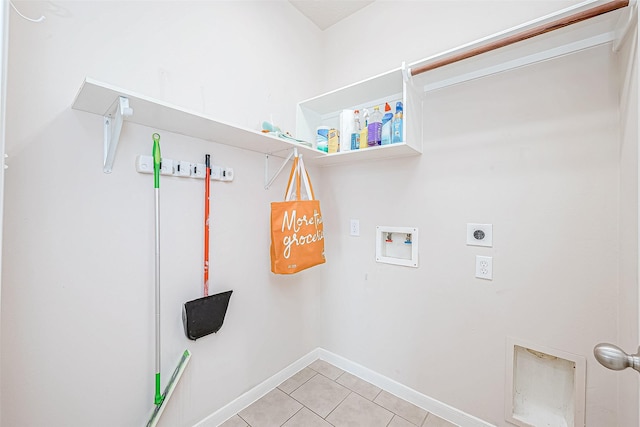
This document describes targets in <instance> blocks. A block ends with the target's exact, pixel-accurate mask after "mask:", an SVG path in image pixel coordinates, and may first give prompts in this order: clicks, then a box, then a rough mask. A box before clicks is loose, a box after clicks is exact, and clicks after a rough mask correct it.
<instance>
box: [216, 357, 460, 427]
mask: <svg viewBox="0 0 640 427" xmlns="http://www.w3.org/2000/svg"><path fill="white" fill-rule="evenodd" d="M247 426H249V427H332V426H334V427H358V426H362V427H455V424H452V423H450V422H448V421H445V420H443V419H442V418H438V417H436V416H435V415H433V414H430V413H428V412H427V411H425V410H424V409H421V408H418V407H417V406H415V405H413V404H411V403H409V402H407V401H405V400H402V399H400V398H398V397H396V396H394V395H392V394H391V393H387V392H386V391H384V390H381V389H380V388H378V387H376V386H374V385H373V384H370V383H368V382H366V381H364V380H362V379H360V378H358V377H356V376H354V375H351V374H350V373H348V372H345V371H343V370H341V369H339V368H337V367H335V366H333V365H331V364H329V363H327V362H325V361H323V360H316V361H315V362H313V363H312V364H311V365H309V366H307V367H306V368H304V369H303V370H301V371H300V372H298V373H297V374H295V375H294V376H292V377H291V378H289V379H288V380H286V381H285V382H283V383H282V384H280V385H279V386H278V387H277V388H275V389H273V390H271V391H270V392H269V393H267V394H266V395H265V396H264V397H262V398H261V399H259V400H258V401H256V402H254V403H252V404H251V405H249V406H248V407H246V408H245V409H243V410H242V411H240V412H239V413H238V414H237V415H234V416H233V417H232V418H230V419H229V420H227V421H226V422H224V423H223V424H222V425H221V426H220V427H247Z"/></svg>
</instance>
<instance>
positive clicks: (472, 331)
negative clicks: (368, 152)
mask: <svg viewBox="0 0 640 427" xmlns="http://www.w3.org/2000/svg"><path fill="white" fill-rule="evenodd" d="M571 3H576V2H575V1H572V2H537V1H531V2H529V1H518V2H431V1H423V2H404V1H393V2H386V1H378V2H375V3H374V4H373V5H371V6H369V7H367V8H365V9H364V10H363V11H362V12H360V13H358V14H355V15H352V16H351V17H349V18H347V19H346V20H345V21H343V22H342V23H339V24H337V25H335V26H333V27H331V28H330V29H328V30H327V31H325V32H324V33H321V32H319V30H317V29H316V28H314V27H313V26H311V24H310V23H309V22H308V21H307V20H306V18H304V17H302V16H301V15H300V14H299V13H298V12H297V11H296V10H295V9H294V8H292V7H291V6H290V5H289V4H288V3H287V2H270V1H260V2H251V3H247V2H193V3H187V2H161V1H160V2H118V1H109V2H55V3H49V2H17V4H18V6H19V7H20V8H21V10H23V11H24V12H25V13H27V14H29V15H30V16H39V15H40V14H41V13H44V14H45V15H47V20H46V21H45V23H44V24H39V25H36V24H32V23H27V22H24V21H22V20H19V19H17V18H16V16H15V15H12V22H11V23H12V32H11V40H10V42H11V47H12V49H11V57H10V70H9V73H10V74H9V79H10V81H9V83H10V88H9V98H8V100H9V110H8V122H9V126H8V128H7V132H8V139H7V151H8V153H9V154H10V156H11V163H10V166H11V168H10V170H9V173H8V174H7V176H6V181H5V184H6V193H5V197H6V200H7V204H6V215H5V221H4V232H5V235H4V242H3V243H4V249H5V256H4V260H3V273H2V274H3V276H2V287H3V289H2V292H3V295H2V331H1V332H2V355H1V356H2V375H3V378H2V408H3V411H2V420H1V421H2V425H45V424H46V425H65V426H85V425H92V426H93V425H105V426H111V425H141V424H142V423H144V422H145V421H146V418H147V416H148V412H147V410H150V409H151V406H152V403H151V399H152V396H153V389H152V388H153V252H152V251H153V246H152V245H153V223H152V213H153V212H152V206H153V205H152V200H153V195H152V191H151V180H150V176H148V175H139V174H137V173H136V172H135V171H134V170H133V166H132V163H133V158H134V156H135V155H136V154H139V153H142V152H148V151H149V150H150V135H151V133H152V132H153V131H154V130H153V129H148V128H144V127H139V126H126V127H125V129H124V132H123V142H122V143H121V145H120V147H119V149H118V156H117V159H116V164H115V168H114V172H113V174H111V175H104V174H103V173H102V171H101V170H102V169H101V162H102V128H101V126H102V125H101V121H102V120H101V118H100V117H97V116H93V115H89V114H86V113H82V112H77V111H72V110H70V108H69V107H70V105H71V103H72V101H73V96H74V95H75V93H76V91H77V90H78V88H79V86H80V83H81V81H82V79H83V78H84V77H85V76H91V77H94V78H96V79H99V80H104V81H106V82H109V83H111V84H115V85H118V86H122V87H124V88H128V89H131V90H135V91H138V92H140V93H143V94H146V95H149V96H153V97H157V98H161V99H164V100H166V101H169V102H174V103H176V104H178V105H181V106H184V107H186V108H189V109H194V110H196V111H201V112H204V113H206V114H210V115H213V116H215V117H218V118H220V119H221V120H225V121H229V122H232V123H236V124H239V125H244V126H250V127H255V126H256V125H257V124H258V123H259V122H260V121H261V120H262V119H264V118H267V117H268V116H269V115H271V114H273V116H274V119H275V120H276V121H277V122H278V123H279V124H280V125H282V126H283V127H284V128H285V129H293V127H294V118H295V113H294V112H295V104H296V102H297V101H299V100H301V99H307V98H309V97H311V96H314V95H317V94H319V93H321V92H323V91H325V90H329V89H334V88H336V87H339V86H342V85H345V84H349V83H352V82H354V81H357V80H359V79H361V78H366V77H370V76H372V75H374V74H376V73H378V72H382V71H386V70H389V69H391V68H395V67H397V66H398V65H399V64H400V62H401V61H403V60H404V61H407V62H411V61H414V60H418V59H420V58H423V57H426V56H429V55H430V54H433V53H435V52H438V51H440V50H442V49H445V48H449V47H453V46H455V45H458V44H460V43H463V42H466V41H469V40H472V39H475V38H477V37H480V36H483V35H487V34H489V33H492V32H495V31H497V30H501V29H504V28H506V27H509V26H511V25H514V24H517V23H520V22H522V21H526V20H528V19H531V18H534V17H537V16H540V15H542V14H545V13H548V12H551V11H553V10H556V9H558V8H560V7H561V6H562V5H566V4H571ZM382 22H384V23H385V25H389V31H387V33H386V37H379V40H380V43H381V45H380V47H379V50H380V51H384V52H385V54H384V55H381V56H375V57H374V56H371V55H370V54H368V52H367V51H365V50H364V49H356V48H354V47H353V45H354V43H356V42H360V44H361V45H363V46H365V47H366V43H367V40H369V37H363V36H362V35H363V34H370V28H372V27H375V26H376V25H377V26H378V27H380V26H381V25H382ZM401 22H402V23H403V25H399V23H401ZM389 23H391V24H389ZM394 34H395V35H396V36H395V38H394V37H392V36H393V35H394ZM445 34H446V37H445V36H444V35H445ZM385 47H386V48H385ZM391 48H393V49H391ZM319 52H321V53H322V52H324V54H325V57H326V55H328V54H329V53H331V54H332V55H334V61H324V60H323V55H321V54H319ZM613 64H614V61H613V59H612V58H611V57H610V56H609V53H608V51H607V50H606V49H596V50H591V51H588V52H584V53H582V54H578V55H575V56H572V57H568V58H564V59H559V60H556V61H553V62H548V63H545V64H541V65H539V66H533V67H528V68H525V69H521V70H517V71H514V72H510V73H506V74H503V75H499V76H494V77H490V78H485V79H482V80H481V81H479V82H476V83H470V84H465V85H459V86H455V87H451V88H448V89H446V90H442V91H439V92H434V93H432V94H431V95H430V97H429V99H428V101H427V104H426V114H425V123H426V136H425V152H424V154H423V155H422V156H419V157H414V158H408V159H398V160H390V161H380V162H371V163H363V164H356V165H352V166H346V167H330V168H326V169H317V170H313V171H312V177H314V183H315V188H316V191H317V194H318V196H319V198H320V200H321V201H322V207H323V211H324V214H325V227H326V235H327V240H326V242H327V254H328V263H327V264H326V265H324V266H321V267H318V268H316V269H313V270H310V271H308V272H305V273H302V274H300V275H296V276H294V277H276V276H273V275H271V273H269V264H268V262H269V261H268V256H267V253H268V246H269V242H268V235H267V231H266V230H267V229H268V228H267V224H268V213H269V201H272V200H277V199H279V198H280V197H281V194H280V189H281V188H282V186H283V184H284V182H283V178H284V177H281V179H280V180H279V181H278V183H277V184H276V185H274V187H273V189H272V190H270V191H264V190H263V157H262V156H260V155H257V154H252V153H249V152H246V151H242V150H236V149H233V148H230V147H226V146H222V145H217V144H210V143H205V142H202V141H197V140H193V139H190V138H186V137H182V136H178V135H172V134H170V133H166V132H163V133H162V148H163V154H164V155H165V156H166V157H174V158H176V157H180V158H185V159H193V160H197V159H200V158H202V156H203V155H204V153H205V152H209V153H211V154H212V155H213V157H214V162H216V163H217V162H219V163H221V164H225V165H229V166H231V167H233V168H234V169H235V173H236V180H235V181H234V182H233V183H232V184H221V183H214V185H213V205H212V215H213V230H212V263H213V266H212V278H213V283H212V287H213V289H215V290H217V289H220V290H226V289H234V291H235V292H234V296H233V297H232V300H231V305H230V308H229V312H228V314H227V318H226V321H225V325H224V327H223V329H222V330H221V331H220V332H219V333H218V334H217V335H216V336H214V337H208V338H204V339H202V340H201V341H198V342H196V343H191V342H188V341H187V340H186V339H185V338H184V336H183V333H182V331H181V323H180V319H179V313H180V311H179V310H180V307H181V304H182V303H183V302H184V301H186V300H189V299H192V298H195V297H197V296H198V291H199V288H200V282H201V279H200V276H201V274H200V264H201V262H200V257H201V255H200V253H201V245H202V243H201V240H202V239H201V237H200V236H201V230H200V216H201V214H200V209H201V208H200V205H201V202H200V201H201V193H202V189H201V187H200V186H199V185H198V184H194V183H192V182H189V181H188V180H187V181H184V180H179V179H173V180H171V179H165V180H163V181H162V227H163V228H162V230H163V240H162V243H163V276H162V279H163V289H164V294H163V313H164V315H163V320H164V324H163V326H164V334H163V337H164V341H163V348H164V351H163V366H164V369H163V373H164V374H166V375H165V378H167V375H168V373H170V371H171V370H172V369H173V367H174V366H175V362H177V360H178V358H179V355H180V353H181V352H182V351H183V350H184V348H187V347H188V348H190V349H191V350H192V351H193V353H194V356H193V359H192V362H191V364H190V366H189V368H188V370H187V372H186V374H185V376H184V377H183V379H182V381H181V383H180V385H179V387H178V390H177V391H176V393H175V394H174V397H173V398H172V400H171V405H170V406H169V407H168V409H167V411H166V412H165V414H164V416H163V420H162V425H166V426H188V425H193V424H194V423H195V422H197V421H198V420H200V419H202V418H203V417H205V416H206V415H208V414H209V413H211V412H213V411H215V410H216V409H218V408H220V407H221V406H222V405H224V404H226V403H228V402H229V401H231V400H232V399H233V398H235V397H237V396H238V395H240V394H242V393H243V392H244V391H246V390H248V389H249V388H251V387H252V386H254V385H256V384H257V383H259V382H260V381H262V380H264V379H265V378H267V377H269V376H270V375H272V374H274V373H275V372H277V371H278V370H279V369H281V368H282V367H284V366H286V365H287V364H289V363H291V362H292V361H294V360H296V359H297V358H298V357H300V356H302V355H303V354H305V353H307V352H308V351H310V350H311V349H312V348H314V347H317V346H318V345H320V346H322V347H325V348H327V349H328V350H330V351H332V352H335V353H337V354H340V355H341V356H344V357H347V358H349V359H351V360H353V361H356V362H359V363H361V364H362V365H364V366H366V367H368V368H370V369H373V370H375V371H378V372H380V373H382V374H384V375H387V376H389V377H391V378H393V379H395V380H397V381H399V382H401V383H404V384H406V385H407V386H409V387H413V388H415V389H416V390H418V391H420V392H422V393H425V394H427V395H429V396H431V397H433V398H436V399H439V400H441V401H443V402H445V403H448V404H450V405H452V406H454V407H457V408H459V409H461V410H464V411H466V412H469V413H471V414H473V415H475V416H478V417H480V418H483V419H485V420H487V421H489V422H492V423H495V424H496V425H500V426H503V425H505V422H504V421H503V415H502V412H503V400H504V378H505V372H504V366H505V360H504V357H505V337H506V336H513V337H515V338H520V339H523V340H527V341H531V342H534V343H540V344H541V345H544V346H549V347H555V348H558V349H561V350H564V351H568V352H572V353H576V354H581V355H584V356H585V357H587V359H588V380H587V381H588V391H587V425H589V426H602V425H611V426H613V425H621V426H622V425H625V424H622V421H623V420H622V418H621V419H620V421H621V422H620V423H619V424H618V421H619V420H618V418H617V403H616V399H617V395H616V392H615V390H616V385H617V379H616V376H615V375H612V374H611V373H610V372H607V371H605V370H604V369H602V368H600V367H599V366H596V365H595V361H594V360H593V358H592V356H591V351H592V348H593V345H595V343H597V342H600V341H611V342H615V341H616V339H617V338H618V336H619V334H618V318H619V317H621V309H620V308H619V307H618V305H619V301H618V298H617V294H616V293H615V292H613V293H612V292H611V289H615V288H616V285H617V284H618V282H619V283H620V284H622V283H623V281H622V280H620V281H619V280H618V276H619V274H620V271H621V267H620V265H619V264H620V262H621V258H620V257H619V256H618V254H619V250H620V248H621V247H623V245H624V241H623V239H621V238H620V236H621V234H622V233H620V234H619V231H618V230H619V224H620V223H621V221H622V219H621V218H622V214H621V212H622V210H621V209H619V207H623V206H626V203H633V200H632V199H626V198H625V199H624V200H625V202H624V203H625V204H624V205H623V204H620V203H619V202H620V200H621V197H622V196H625V197H626V195H628V194H629V193H628V191H633V188H632V187H626V188H627V189H626V190H625V189H624V188H625V187H623V185H622V181H621V179H620V176H621V175H620V174H621V173H622V172H623V171H624V170H627V171H629V172H632V171H633V165H630V166H629V169H623V168H622V167H621V165H620V155H621V152H622V151H621V150H624V148H621V146H620V143H619V136H620V135H619V132H620V126H619V114H618V91H619V88H618V87H617V86H616V82H617V81H618V80H619V79H618V76H619V73H618V70H617V69H614V68H615V67H614V65H613ZM585 87H588V88H589V90H585V89H584V88H585ZM629 111H630V113H629V114H630V115H632V114H633V113H632V112H631V111H632V110H629ZM632 179H633V178H632V176H631V178H625V180H624V182H626V183H627V184H629V183H631V181H632ZM247 206H249V207H250V210H249V209H245V210H244V212H243V211H242V209H243V208H245V207H247ZM350 218H359V219H360V221H361V233H362V236H361V237H360V238H352V237H349V236H348V220H349V219H350ZM467 222H491V223H493V224H494V233H495V236H494V241H495V245H494V247H493V248H491V249H482V250H481V249H477V248H471V247H467V246H465V245H464V242H463V237H462V236H463V235H464V230H465V224H466V223H467ZM628 224H631V223H628ZM375 225H410V226H417V227H419V228H420V237H421V239H420V241H421V250H420V262H421V267H420V268H419V269H409V268H401V267H393V266H387V265H379V264H376V263H375V262H373V254H374V245H373V230H374V227H375ZM629 227H632V225H629ZM476 254H488V255H492V256H493V257H494V265H495V267H494V269H495V272H494V275H495V276H494V277H495V278H494V280H493V281H492V282H490V283H486V282H481V281H479V280H477V279H474V278H473V261H474V256H475V255H476ZM631 258H632V257H631V256H630V257H629V258H628V259H627V258H625V259H627V260H628V261H629V260H631ZM622 289H628V288H622ZM633 310H634V309H633V307H632V308H631V311H629V312H627V314H629V313H630V314H633ZM34 402H37V411H34V410H33V405H34ZM96 419H97V421H96Z"/></svg>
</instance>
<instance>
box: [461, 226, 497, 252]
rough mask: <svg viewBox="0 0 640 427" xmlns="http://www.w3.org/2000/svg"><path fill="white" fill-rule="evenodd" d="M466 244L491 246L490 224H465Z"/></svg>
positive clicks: (491, 233)
mask: <svg viewBox="0 0 640 427" xmlns="http://www.w3.org/2000/svg"><path fill="white" fill-rule="evenodd" d="M467 245H470V246H488V247H492V246H493V225H492V224H467Z"/></svg>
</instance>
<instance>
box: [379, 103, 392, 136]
mask: <svg viewBox="0 0 640 427" xmlns="http://www.w3.org/2000/svg"><path fill="white" fill-rule="evenodd" d="M392 121H393V113H392V112H391V106H389V103H388V102H385V104H384V116H382V134H381V136H380V145H388V144H391V123H392Z"/></svg>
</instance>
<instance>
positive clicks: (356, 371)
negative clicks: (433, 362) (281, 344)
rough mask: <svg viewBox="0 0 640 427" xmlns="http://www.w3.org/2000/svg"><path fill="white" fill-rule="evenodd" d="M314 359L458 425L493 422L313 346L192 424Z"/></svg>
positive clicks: (208, 424)
mask: <svg viewBox="0 0 640 427" xmlns="http://www.w3.org/2000/svg"><path fill="white" fill-rule="evenodd" d="M316 359H322V360H324V361H326V362H328V363H331V364H332V365H335V366H337V367H338V368H340V369H342V370H343V371H347V372H349V373H350V374H353V375H355V376H356V377H359V378H362V379H363V380H365V381H368V382H370V383H371V384H373V385H375V386H376V387H380V388H381V389H383V390H386V391H388V392H389V393H391V394H393V395H396V396H398V397H399V398H401V399H404V400H406V401H407V402H411V403H413V404H414V405H416V406H418V407H420V408H422V409H424V410H425V411H427V412H431V413H432V414H434V415H437V416H439V417H440V418H443V419H445V420H447V421H450V422H452V423H454V424H456V425H458V426H461V427H495V426H494V425H493V424H489V423H488V422H486V421H483V420H481V419H479V418H476V417H474V416H472V415H469V414H467V413H465V412H462V411H459V410H457V409H455V408H453V407H451V406H449V405H447V404H445V403H442V402H440V401H438V400H435V399H432V398H431V397H429V396H425V395H424V394H422V393H419V392H417V391H415V390H413V389H411V388H409V387H407V386H405V385H403V384H400V383H399V382H397V381H394V380H392V379H391V378H387V377H385V376H384V375H381V374H379V373H377V372H374V371H372V370H371V369H368V368H365V367H364V366H362V365H359V364H357V363H355V362H352V361H350V360H348V359H345V358H344V357H342V356H338V355H337V354H335V353H331V352H330V351H327V350H324V349H322V348H316V349H315V350H313V351H311V352H310V353H309V354H307V355H305V356H303V357H302V358H300V359H298V360H297V361H295V362H293V363H292V364H291V365H289V366H287V367H286V368H284V369H283V370H281V371H280V372H278V373H277V374H275V375H273V376H272V377H271V378H268V379H267V380H265V381H263V382H262V383H260V384H258V385H257V386H255V387H254V388H252V389H251V390H249V391H247V392H246V393H244V394H243V395H242V396H240V397H238V398H237V399H235V400H233V401H232V402H231V403H229V404H227V405H225V406H223V407H222V408H220V409H218V410H217V411H216V412H214V413H213V414H211V415H209V416H208V417H206V418H205V419H203V420H202V421H200V422H198V423H197V424H195V425H194V427H218V426H219V425H220V424H222V423H223V422H225V421H226V420H228V419H229V418H231V417H232V416H234V415H235V414H237V413H238V412H240V411H242V410H243V409H244V408H246V407H247V406H249V405H251V404H252V403H253V402H255V401H256V400H258V399H260V398H261V397H262V396H264V395H265V394H267V393H268V392H270V391H271V390H272V389H274V388H275V387H277V386H279V385H280V384H282V383H283V382H284V381H285V380H286V379H288V378H289V377H291V376H292V375H294V374H295V373H297V372H298V371H300V370H301V369H303V368H304V367H306V366H308V365H310V364H311V363H313V361H315V360H316Z"/></svg>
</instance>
